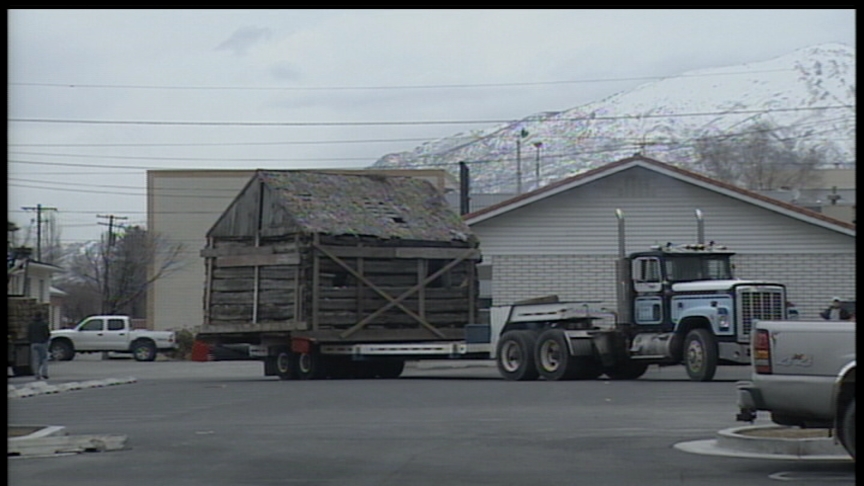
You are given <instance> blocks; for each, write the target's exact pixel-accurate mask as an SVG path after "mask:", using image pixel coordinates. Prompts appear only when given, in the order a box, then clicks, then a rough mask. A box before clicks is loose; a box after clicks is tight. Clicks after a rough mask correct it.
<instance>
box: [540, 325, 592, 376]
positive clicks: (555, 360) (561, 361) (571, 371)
mask: <svg viewBox="0 0 864 486" xmlns="http://www.w3.org/2000/svg"><path fill="white" fill-rule="evenodd" d="M534 359H535V361H536V363H537V370H538V372H539V373H540V376H542V377H543V378H545V379H547V380H550V381H561V380H593V379H595V378H597V377H598V376H600V375H601V374H603V368H602V367H601V366H600V364H599V363H597V362H596V361H595V360H594V358H593V357H592V356H571V355H570V348H569V346H567V335H566V334H564V331H561V330H559V329H550V330H548V331H545V332H544V333H543V334H541V335H540V337H539V338H537V347H536V356H535V357H534Z"/></svg>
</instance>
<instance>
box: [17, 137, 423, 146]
mask: <svg viewBox="0 0 864 486" xmlns="http://www.w3.org/2000/svg"><path fill="white" fill-rule="evenodd" d="M427 140H429V139H428V138H381V139H367V140H305V141H294V142H208V143H9V144H6V145H7V146H9V147H231V146H244V147H247V146H268V145H335V144H355V143H392V142H425V141H427Z"/></svg>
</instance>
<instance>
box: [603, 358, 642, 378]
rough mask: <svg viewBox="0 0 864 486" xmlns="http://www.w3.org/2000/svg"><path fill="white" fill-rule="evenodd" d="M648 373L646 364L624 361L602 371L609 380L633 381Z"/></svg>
mask: <svg viewBox="0 0 864 486" xmlns="http://www.w3.org/2000/svg"><path fill="white" fill-rule="evenodd" d="M646 371H648V363H643V362H640V361H634V360H629V359H628V360H626V361H622V362H620V363H616V364H615V366H612V367H610V368H606V370H605V371H604V372H605V373H606V376H608V377H609V379H610V380H635V379H637V378H639V377H640V376H642V375H644V374H645V372H646Z"/></svg>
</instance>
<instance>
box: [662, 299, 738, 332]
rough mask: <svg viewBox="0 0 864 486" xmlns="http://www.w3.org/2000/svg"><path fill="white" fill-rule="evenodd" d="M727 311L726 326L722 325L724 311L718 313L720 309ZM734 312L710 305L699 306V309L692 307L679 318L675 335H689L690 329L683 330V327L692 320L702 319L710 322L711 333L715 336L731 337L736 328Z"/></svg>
mask: <svg viewBox="0 0 864 486" xmlns="http://www.w3.org/2000/svg"><path fill="white" fill-rule="evenodd" d="M720 308H722V309H724V310H725V322H726V325H725V326H724V325H723V324H722V323H723V321H724V319H722V317H723V315H722V314H721V312H722V311H718V309H720ZM732 316H733V313H732V310H731V309H729V308H728V307H725V306H719V307H712V306H709V305H705V306H699V307H691V308H689V309H687V310H686V311H684V312H683V313H682V314H681V315H680V316H679V317H678V322H677V323H675V333H676V334H677V333H679V332H681V333H687V332H689V331H690V328H681V325H682V324H683V323H684V322H686V321H687V320H689V319H691V318H694V317H695V318H701V319H705V320H707V321H708V324H709V326H710V329H711V332H712V333H713V334H714V335H715V336H729V335H732V334H735V326H734V325H733V324H732Z"/></svg>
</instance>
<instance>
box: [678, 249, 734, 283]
mask: <svg viewBox="0 0 864 486" xmlns="http://www.w3.org/2000/svg"><path fill="white" fill-rule="evenodd" d="M731 278H732V267H731V265H730V264H729V256H728V255H722V256H721V255H711V256H705V255H699V256H696V255H688V256H667V258H666V279H667V280H669V281H670V282H689V281H693V280H728V279H731Z"/></svg>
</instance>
